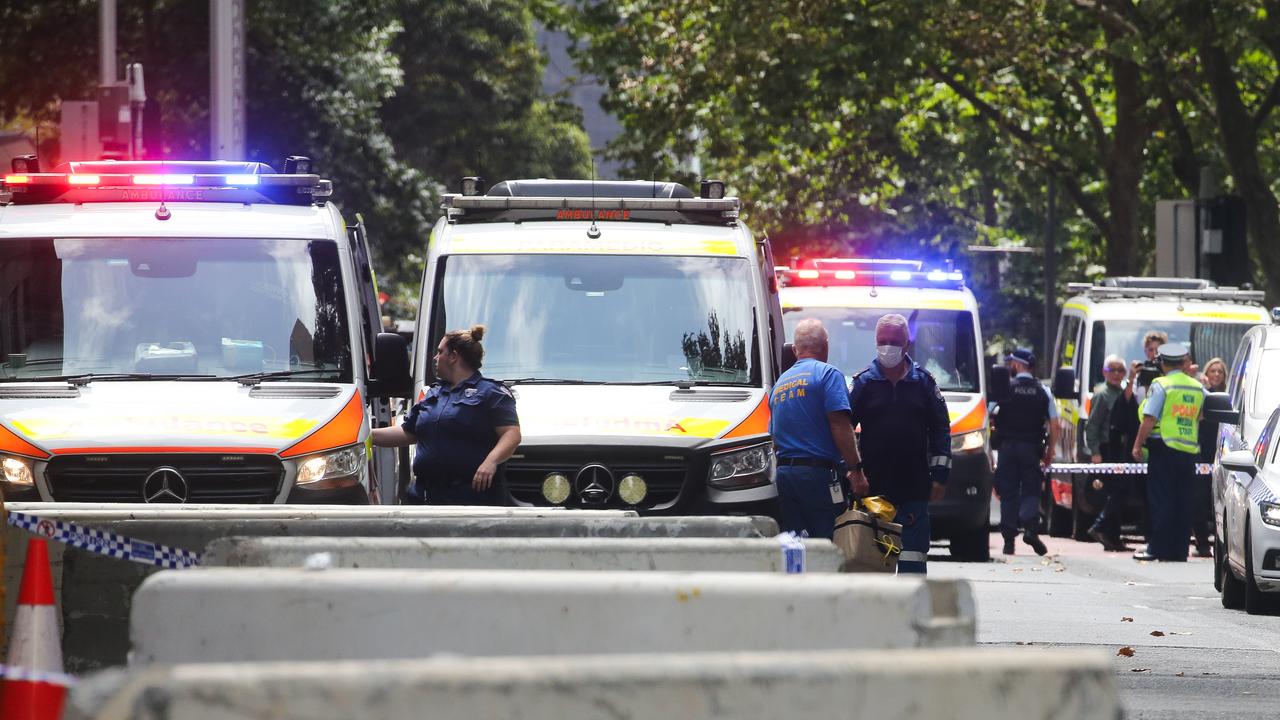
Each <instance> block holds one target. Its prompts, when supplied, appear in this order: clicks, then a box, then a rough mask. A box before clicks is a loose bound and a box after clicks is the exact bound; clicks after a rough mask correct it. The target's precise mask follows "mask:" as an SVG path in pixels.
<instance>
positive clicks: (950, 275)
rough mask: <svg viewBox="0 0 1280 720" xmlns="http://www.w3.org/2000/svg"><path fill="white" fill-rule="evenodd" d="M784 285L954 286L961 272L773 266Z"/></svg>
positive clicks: (957, 286)
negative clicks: (775, 267)
mask: <svg viewBox="0 0 1280 720" xmlns="http://www.w3.org/2000/svg"><path fill="white" fill-rule="evenodd" d="M777 274H778V277H779V279H780V280H781V281H782V283H783V285H785V286H786V287H872V286H875V287H910V288H938V289H951V290H958V289H960V288H963V287H964V274H963V273H961V272H960V271H958V270H937V269H935V270H929V271H927V272H925V271H919V270H889V269H885V268H880V269H875V270H849V269H840V270H832V269H821V270H820V269H815V268H791V267H787V268H777Z"/></svg>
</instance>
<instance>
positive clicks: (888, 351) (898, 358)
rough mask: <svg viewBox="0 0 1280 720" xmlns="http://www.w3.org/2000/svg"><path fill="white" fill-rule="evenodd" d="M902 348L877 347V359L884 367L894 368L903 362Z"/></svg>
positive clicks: (895, 346) (893, 346)
mask: <svg viewBox="0 0 1280 720" xmlns="http://www.w3.org/2000/svg"><path fill="white" fill-rule="evenodd" d="M902 355H903V352H902V348H900V347H898V346H897V345H877V346H876V357H877V358H879V360H880V365H881V366H882V367H887V368H894V367H898V364H899V363H901V362H902Z"/></svg>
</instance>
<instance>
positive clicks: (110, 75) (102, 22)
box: [98, 0, 116, 85]
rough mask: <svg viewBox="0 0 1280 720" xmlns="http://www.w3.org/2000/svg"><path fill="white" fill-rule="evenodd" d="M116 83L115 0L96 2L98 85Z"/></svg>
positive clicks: (99, 0)
mask: <svg viewBox="0 0 1280 720" xmlns="http://www.w3.org/2000/svg"><path fill="white" fill-rule="evenodd" d="M115 81H116V0H98V84H99V85H110V84H112V83H114V82H115Z"/></svg>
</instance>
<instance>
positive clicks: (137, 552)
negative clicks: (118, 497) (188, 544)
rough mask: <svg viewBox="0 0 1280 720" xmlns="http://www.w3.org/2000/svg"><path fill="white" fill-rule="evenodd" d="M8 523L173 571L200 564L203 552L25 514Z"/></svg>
mask: <svg viewBox="0 0 1280 720" xmlns="http://www.w3.org/2000/svg"><path fill="white" fill-rule="evenodd" d="M9 524H10V525H12V526H14V527H16V528H22V529H23V530H26V531H27V532H30V533H32V534H34V535H39V536H40V537H42V538H46V539H48V540H54V541H56V542H60V543H63V544H65V545H70V546H71V547H74V548H79V549H81V550H88V551H89V552H95V553H98V554H100V555H106V556H107V557H113V558H116V559H118V560H132V561H133V562H136V563H142V564H144V565H155V566H156V567H162V568H168V569H170V570H177V569H180V568H189V567H195V566H197V565H199V564H200V561H201V557H200V553H198V552H193V551H191V550H183V549H182V548H175V547H169V546H168V545H159V544H156V543H153V542H147V541H146V540H134V539H133V538H127V537H125V536H123V535H117V534H115V533H113V532H107V531H106V530H94V529H92V528H87V527H81V526H80V525H77V524H75V523H70V522H67V521H65V520H50V519H48V518H42V517H37V516H35V515H29V514H27V513H24V512H10V513H9Z"/></svg>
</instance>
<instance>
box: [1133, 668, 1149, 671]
mask: <svg viewBox="0 0 1280 720" xmlns="http://www.w3.org/2000/svg"><path fill="white" fill-rule="evenodd" d="M1129 672H1151V668H1129Z"/></svg>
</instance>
